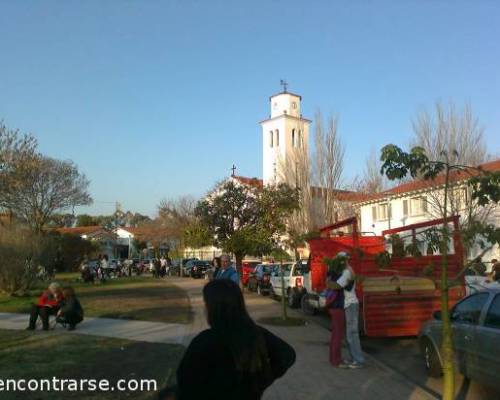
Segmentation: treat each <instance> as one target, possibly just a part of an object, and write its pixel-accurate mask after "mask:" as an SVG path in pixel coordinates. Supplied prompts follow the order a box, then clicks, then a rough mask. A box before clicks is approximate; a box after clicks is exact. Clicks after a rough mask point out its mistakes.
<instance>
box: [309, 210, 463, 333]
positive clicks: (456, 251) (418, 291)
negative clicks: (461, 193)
mask: <svg viewBox="0 0 500 400" xmlns="http://www.w3.org/2000/svg"><path fill="white" fill-rule="evenodd" d="M458 218H459V217H458V216H456V217H451V218H448V219H446V220H443V219H437V220H433V221H428V222H424V223H419V224H413V225H408V226H405V227H401V228H396V229H389V230H386V231H384V232H383V236H373V235H372V236H369V235H365V234H359V233H358V229H357V220H356V218H349V219H347V220H344V221H341V222H339V223H336V224H333V225H329V226H326V227H324V228H322V229H321V231H320V232H321V235H320V237H319V238H315V239H311V240H309V247H310V252H311V253H310V261H309V265H310V274H309V275H310V276H309V279H310V282H308V284H307V286H308V287H306V290H307V292H308V293H307V294H306V296H304V297H303V299H302V306H303V310H307V309H308V307H311V306H312V307H318V308H321V306H322V305H323V304H322V301H321V300H322V298H321V295H320V294H321V293H322V292H324V290H325V288H326V273H327V267H326V265H325V263H324V259H325V257H327V258H333V257H335V256H336V254H337V253H338V252H340V251H345V252H348V253H349V254H350V257H351V259H350V262H349V263H350V265H351V267H352V268H353V269H354V271H355V273H356V275H357V276H358V278H359V281H358V283H357V284H356V293H357V296H358V299H359V301H360V314H361V315H360V318H361V321H362V323H363V330H364V333H365V334H366V335H367V336H374V337H377V336H378V337H392V336H394V337H396V336H414V335H417V334H418V332H419V329H420V326H421V324H422V323H423V322H424V321H426V320H428V319H430V318H431V317H432V312H433V311H435V310H438V309H439V308H440V292H439V289H438V288H437V282H439V277H440V272H441V255H422V256H419V257H400V258H395V257H392V259H391V262H390V264H389V266H388V267H386V268H384V269H381V268H380V267H379V265H378V264H377V263H376V262H375V257H376V256H377V254H379V253H381V252H383V251H384V250H385V248H386V241H385V240H384V239H385V237H386V236H388V235H393V234H402V233H403V232H406V235H407V237H408V238H410V240H412V241H413V243H414V244H416V243H417V235H418V232H420V231H422V230H424V229H427V228H430V227H432V226H438V225H443V224H444V223H447V224H453V230H452V231H453V235H452V237H453V240H452V242H453V243H452V246H451V248H450V254H449V255H448V276H449V277H450V278H455V277H456V275H457V274H458V273H459V271H461V269H462V268H461V267H462V263H463V249H462V246H461V241H460V231H459V225H458ZM339 229H343V230H344V232H343V233H342V232H335V230H339ZM346 229H347V231H348V232H347V233H346V232H345V230H346ZM459 282H460V283H459V285H458V286H455V287H453V288H452V289H450V294H449V299H450V306H451V305H453V304H455V303H456V302H457V301H458V300H459V299H461V298H462V297H463V296H464V295H465V283H464V280H463V277H462V278H460V280H459ZM309 309H310V308H309Z"/></svg>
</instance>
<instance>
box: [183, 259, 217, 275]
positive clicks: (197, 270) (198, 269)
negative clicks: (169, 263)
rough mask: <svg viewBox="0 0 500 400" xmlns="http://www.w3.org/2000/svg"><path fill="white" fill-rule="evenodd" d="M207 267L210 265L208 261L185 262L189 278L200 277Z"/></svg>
mask: <svg viewBox="0 0 500 400" xmlns="http://www.w3.org/2000/svg"><path fill="white" fill-rule="evenodd" d="M209 268H211V265H210V263H209V262H208V261H200V260H191V261H188V262H187V264H186V268H185V269H186V272H187V273H188V274H189V276H190V277H191V278H202V277H204V276H205V272H206V271H207V270H208V269H209Z"/></svg>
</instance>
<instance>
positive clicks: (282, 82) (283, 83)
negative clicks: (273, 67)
mask: <svg viewBox="0 0 500 400" xmlns="http://www.w3.org/2000/svg"><path fill="white" fill-rule="evenodd" d="M280 85H281V86H283V92H284V93H286V89H287V87H288V83H287V82H286V81H285V80H284V79H281V80H280Z"/></svg>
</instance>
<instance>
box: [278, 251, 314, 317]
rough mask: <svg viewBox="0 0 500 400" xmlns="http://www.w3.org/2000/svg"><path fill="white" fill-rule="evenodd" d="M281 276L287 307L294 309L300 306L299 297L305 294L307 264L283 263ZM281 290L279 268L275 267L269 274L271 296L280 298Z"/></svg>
mask: <svg viewBox="0 0 500 400" xmlns="http://www.w3.org/2000/svg"><path fill="white" fill-rule="evenodd" d="M283 274H284V277H283V281H284V284H285V296H287V299H288V305H289V306H290V307H292V308H296V307H298V306H299V305H300V300H301V297H302V295H303V294H304V292H305V291H304V283H305V282H304V280H305V279H308V273H307V262H306V261H298V262H296V263H284V264H283ZM281 288H282V286H281V267H280V265H277V266H276V267H275V268H274V270H273V272H272V273H271V294H273V295H274V296H277V297H281V294H282V289H281Z"/></svg>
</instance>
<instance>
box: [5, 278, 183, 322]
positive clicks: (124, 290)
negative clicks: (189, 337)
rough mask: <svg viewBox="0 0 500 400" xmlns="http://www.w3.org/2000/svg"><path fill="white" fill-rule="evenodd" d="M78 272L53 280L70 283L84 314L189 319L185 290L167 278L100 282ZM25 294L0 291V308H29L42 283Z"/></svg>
mask: <svg viewBox="0 0 500 400" xmlns="http://www.w3.org/2000/svg"><path fill="white" fill-rule="evenodd" d="M77 279H78V274H58V275H57V277H56V279H55V280H56V281H57V282H59V283H61V284H62V285H63V286H65V285H70V286H73V288H74V289H75V291H76V294H77V297H78V298H79V299H80V302H81V304H82V307H83V309H84V311H85V315H86V316H89V317H107V318H123V319H135V320H142V321H153V322H169V323H182V324H187V323H189V322H191V320H192V313H191V309H190V305H189V298H188V297H187V295H186V293H185V292H184V291H183V290H182V289H180V288H178V287H176V286H175V285H173V284H172V283H170V282H169V281H168V280H165V279H162V280H157V279H153V278H151V277H124V278H118V279H110V280H108V281H107V282H106V283H104V284H97V283H96V284H89V283H83V282H79V281H78V280H77ZM47 285H48V283H45V284H44V285H43V286H39V287H37V288H36V289H34V290H31V291H30V292H29V293H28V294H27V295H26V296H19V297H12V296H7V295H5V294H0V312H19V313H26V312H29V310H30V307H31V303H33V302H35V301H36V299H37V297H38V296H39V295H40V294H41V292H42V291H43V289H44V287H45V286H47Z"/></svg>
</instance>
